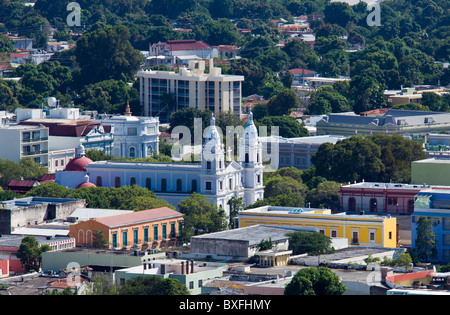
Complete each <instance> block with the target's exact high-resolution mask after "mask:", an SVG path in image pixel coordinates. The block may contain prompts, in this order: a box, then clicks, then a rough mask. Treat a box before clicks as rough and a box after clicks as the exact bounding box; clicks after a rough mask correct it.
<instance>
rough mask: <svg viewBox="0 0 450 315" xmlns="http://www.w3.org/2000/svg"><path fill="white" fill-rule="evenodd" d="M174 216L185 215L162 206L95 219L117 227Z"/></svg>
mask: <svg viewBox="0 0 450 315" xmlns="http://www.w3.org/2000/svg"><path fill="white" fill-rule="evenodd" d="M174 217H183V214H182V213H180V212H178V211H175V210H173V209H170V208H167V207H161V208H156V209H150V210H142V211H136V212H132V213H124V214H117V215H113V216H109V217H103V218H96V219H94V220H95V221H97V222H99V223H101V224H104V225H106V226H108V227H116V226H124V225H131V224H138V223H141V222H149V221H156V220H162V219H166V218H174Z"/></svg>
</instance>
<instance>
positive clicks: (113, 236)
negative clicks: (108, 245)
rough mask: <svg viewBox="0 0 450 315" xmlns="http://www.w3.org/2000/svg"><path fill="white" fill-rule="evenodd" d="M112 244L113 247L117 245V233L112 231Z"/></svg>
mask: <svg viewBox="0 0 450 315" xmlns="http://www.w3.org/2000/svg"><path fill="white" fill-rule="evenodd" d="M112 246H113V248H116V247H117V233H113V235H112Z"/></svg>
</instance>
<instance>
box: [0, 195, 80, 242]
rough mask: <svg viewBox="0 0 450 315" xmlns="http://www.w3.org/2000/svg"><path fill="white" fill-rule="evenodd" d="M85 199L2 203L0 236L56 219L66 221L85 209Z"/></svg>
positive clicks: (24, 200)
mask: <svg viewBox="0 0 450 315" xmlns="http://www.w3.org/2000/svg"><path fill="white" fill-rule="evenodd" d="M85 206H86V201H85V200H84V199H67V198H47V197H26V198H20V199H14V200H8V201H2V202H0V234H11V233H12V232H14V231H15V230H17V229H19V228H23V227H27V226H30V225H36V224H39V223H42V222H45V221H49V220H54V219H65V218H66V217H68V216H69V215H70V214H71V213H72V212H73V211H74V210H75V209H77V208H81V207H85Z"/></svg>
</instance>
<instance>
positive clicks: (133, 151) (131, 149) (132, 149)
mask: <svg viewBox="0 0 450 315" xmlns="http://www.w3.org/2000/svg"><path fill="white" fill-rule="evenodd" d="M134 157H136V149H135V148H134V147H131V148H130V158H134Z"/></svg>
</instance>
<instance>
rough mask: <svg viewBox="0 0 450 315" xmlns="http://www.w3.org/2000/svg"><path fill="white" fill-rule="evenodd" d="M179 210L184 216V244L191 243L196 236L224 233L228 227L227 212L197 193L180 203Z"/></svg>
mask: <svg viewBox="0 0 450 315" xmlns="http://www.w3.org/2000/svg"><path fill="white" fill-rule="evenodd" d="M178 209H179V211H180V212H181V213H183V214H184V227H183V232H182V237H181V238H182V240H183V241H184V242H189V240H190V238H191V236H194V235H200V234H204V233H213V232H219V231H223V230H225V229H226V227H227V225H228V224H227V219H226V215H225V211H224V210H223V209H221V208H219V209H218V208H217V207H216V206H215V205H213V204H212V203H210V202H209V201H208V200H207V199H206V197H204V196H203V195H199V194H197V193H193V194H192V196H190V197H188V198H186V199H184V200H182V201H180V202H179V203H178Z"/></svg>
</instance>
